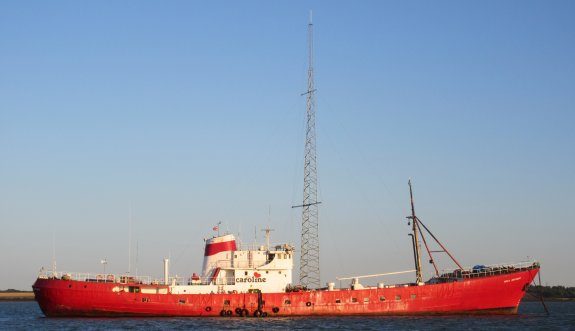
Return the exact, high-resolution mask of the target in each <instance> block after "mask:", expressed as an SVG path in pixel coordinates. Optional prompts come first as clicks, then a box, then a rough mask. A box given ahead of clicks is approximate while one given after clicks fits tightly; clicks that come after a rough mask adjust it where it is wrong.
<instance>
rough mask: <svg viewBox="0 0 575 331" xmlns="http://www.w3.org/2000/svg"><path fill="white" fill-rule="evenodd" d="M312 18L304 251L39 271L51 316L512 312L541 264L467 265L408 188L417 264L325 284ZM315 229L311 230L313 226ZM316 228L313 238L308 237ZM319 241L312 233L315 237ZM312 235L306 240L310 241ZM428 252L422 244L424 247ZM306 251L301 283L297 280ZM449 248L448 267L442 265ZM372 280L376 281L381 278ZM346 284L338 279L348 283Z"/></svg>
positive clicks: (217, 242) (219, 243)
mask: <svg viewBox="0 0 575 331" xmlns="http://www.w3.org/2000/svg"><path fill="white" fill-rule="evenodd" d="M311 27H312V24H311V17H310V23H309V24H308V32H309V40H310V44H309V45H310V67H309V70H308V90H307V91H306V93H304V94H303V95H306V97H307V119H308V129H307V134H306V157H305V158H306V161H305V169H304V200H303V204H302V205H300V206H294V207H301V208H302V209H303V212H302V219H303V220H302V240H301V249H300V251H299V252H296V249H295V248H294V246H293V245H291V244H289V243H281V244H270V231H271V229H269V228H267V229H266V241H265V243H263V244H253V245H242V244H240V242H239V238H236V236H235V235H234V234H232V233H222V234H221V235H220V233H219V224H218V225H217V226H215V227H214V228H213V229H212V230H214V231H217V234H214V235H212V236H211V237H210V238H208V239H205V247H204V260H203V265H202V270H201V272H200V273H199V274H196V273H192V275H190V276H186V277H179V276H177V275H176V276H173V275H170V260H169V259H164V261H163V271H164V273H163V277H159V278H153V277H149V276H139V275H134V274H131V273H124V274H119V275H118V274H112V273H106V272H104V273H96V274H87V273H74V272H65V271H57V270H56V268H55V264H53V267H52V269H51V270H47V269H42V270H41V271H40V273H39V274H38V277H37V279H36V281H35V283H34V284H33V286H32V288H33V291H34V296H35V300H36V301H37V303H38V305H39V306H40V309H41V310H42V312H43V313H44V315H46V316H47V317H124V316H144V317H168V316H169V317H173V316H191V317H200V316H204V317H217V316H219V317H222V318H227V317H236V318H239V317H259V318H263V317H280V316H283V317H285V316H322V315H323V316H351V315H430V314H515V313H517V310H518V306H519V303H520V302H521V299H522V298H523V296H524V295H525V293H526V290H527V288H528V287H529V286H530V284H531V283H532V282H533V280H534V278H535V276H536V275H537V274H538V272H539V270H540V264H539V263H538V262H536V261H527V262H520V263H504V264H494V265H475V266H473V267H463V266H462V265H461V264H460V263H459V262H458V261H457V260H456V259H455V257H454V256H453V255H452V254H451V252H450V251H449V250H447V248H446V246H445V245H444V244H443V243H442V242H441V241H439V239H438V238H437V237H436V236H435V235H434V234H433V233H432V232H431V230H430V229H429V228H428V227H427V226H426V225H425V224H424V223H423V222H422V221H421V219H420V218H419V217H418V216H417V215H416V213H415V206H414V202H413V189H412V184H411V180H410V181H409V182H408V184H409V194H410V205H411V215H409V216H408V217H407V221H408V225H410V226H411V231H410V233H409V235H410V237H411V244H412V248H413V258H414V269H412V270H403V271H390V272H384V273H378V274H371V275H357V276H350V277H338V278H336V280H338V281H339V284H340V285H339V286H338V287H336V286H335V284H336V282H335V281H331V282H327V283H325V286H319V279H320V278H319V242H318V238H317V235H318V233H317V210H316V209H314V208H317V206H318V204H319V203H320V202H318V201H317V199H316V195H317V189H316V188H317V186H316V185H317V183H316V180H317V179H316V176H317V174H316V173H315V171H316V165H315V118H314V116H315V115H314V112H313V106H314V101H313V94H314V92H315V88H314V84H313V69H312V68H313V67H312V61H311V58H312V51H311V49H312V46H311V36H312V34H311V32H312V30H311ZM314 231H315V232H314ZM310 233H311V234H312V237H309V235H310ZM314 235H315V236H316V237H313V236H314ZM306 236H307V237H306ZM423 248H425V250H423ZM422 251H424V253H427V257H428V258H429V259H428V261H429V264H431V265H432V266H433V270H432V271H433V273H432V275H431V276H430V277H429V278H428V279H426V280H424V278H423V266H422V262H421V261H422V258H423V256H424V255H423V254H422ZM296 253H298V254H300V272H299V282H297V281H294V279H293V267H294V261H295V260H296V259H295V255H296ZM438 254H445V255H446V256H447V257H448V258H449V259H450V260H451V261H452V262H453V264H454V268H452V269H451V270H445V269H442V270H441V271H440V268H439V266H438V262H437V261H436V258H435V256H437V255H438ZM407 273H413V274H414V276H415V277H413V279H412V280H411V281H407V282H400V283H397V284H388V283H387V282H384V281H383V279H385V278H386V277H388V276H391V275H399V274H407ZM368 279H372V280H377V282H376V283H375V284H373V283H370V284H368V283H369V281H368ZM344 282H345V283H346V284H344V285H342V284H343V283H344Z"/></svg>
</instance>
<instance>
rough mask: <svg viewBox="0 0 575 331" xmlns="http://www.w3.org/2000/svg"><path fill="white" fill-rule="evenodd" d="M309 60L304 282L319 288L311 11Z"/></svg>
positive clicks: (304, 198) (303, 235)
mask: <svg viewBox="0 0 575 331" xmlns="http://www.w3.org/2000/svg"><path fill="white" fill-rule="evenodd" d="M307 31H308V52H309V54H308V61H309V68H308V71H307V91H306V92H305V93H303V94H302V95H305V96H306V108H307V112H306V114H307V121H306V122H307V125H306V139H305V157H304V170H303V172H304V179H303V204H302V205H301V206H296V207H302V221H301V260H300V283H301V285H304V286H306V287H308V288H319V287H320V277H319V233H318V204H319V203H320V202H318V201H317V157H316V134H315V95H314V93H315V91H316V90H315V88H314V81H313V24H312V17H311V11H310V16H309V24H308V28H307Z"/></svg>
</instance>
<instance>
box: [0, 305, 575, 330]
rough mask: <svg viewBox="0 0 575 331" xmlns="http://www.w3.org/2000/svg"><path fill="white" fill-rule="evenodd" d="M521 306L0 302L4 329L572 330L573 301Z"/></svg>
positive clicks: (0, 325) (574, 320)
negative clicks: (214, 311)
mask: <svg viewBox="0 0 575 331" xmlns="http://www.w3.org/2000/svg"><path fill="white" fill-rule="evenodd" d="M547 305H548V308H549V310H550V311H551V315H549V316H547V315H546V314H545V313H544V311H543V307H542V306H541V304H540V303H538V302H526V303H524V304H522V305H521V307H520V309H519V314H518V315H514V316H429V317H313V318H309V317H306V318H265V319H257V318H239V317H238V318H46V317H44V315H42V312H41V311H40V309H39V308H38V305H37V304H36V302H0V329H2V330H4V329H6V330H30V329H41V330H114V329H116V330H120V329H147V330H164V329H166V330H188V329H219V330H236V329H250V330H253V329H255V330H273V329H279V330H293V329H329V330H333V329H339V330H397V329H409V330H444V329H457V330H486V329H489V330H493V329H500V330H512V329H518V330H519V329H520V330H526V329H529V330H541V329H544V330H575V302H549V303H547Z"/></svg>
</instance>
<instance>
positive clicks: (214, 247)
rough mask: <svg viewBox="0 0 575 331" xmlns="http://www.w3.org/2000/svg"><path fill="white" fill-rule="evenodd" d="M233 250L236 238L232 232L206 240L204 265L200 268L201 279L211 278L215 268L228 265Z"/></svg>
mask: <svg viewBox="0 0 575 331" xmlns="http://www.w3.org/2000/svg"><path fill="white" fill-rule="evenodd" d="M235 250H236V238H235V237H234V235H233V234H227V235H224V236H219V237H213V238H210V239H208V240H206V248H205V250H204V266H203V268H202V278H203V280H204V281H206V280H208V281H209V280H211V278H212V276H213V274H214V272H215V270H216V268H218V267H219V268H221V267H229V266H230V264H231V262H232V255H233V252H234V251H235Z"/></svg>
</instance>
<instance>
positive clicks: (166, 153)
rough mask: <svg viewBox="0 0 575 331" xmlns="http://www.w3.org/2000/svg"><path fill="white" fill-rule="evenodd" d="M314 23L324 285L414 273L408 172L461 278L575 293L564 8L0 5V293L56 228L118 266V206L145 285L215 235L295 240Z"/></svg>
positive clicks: (529, 4) (28, 266) (67, 259)
mask: <svg viewBox="0 0 575 331" xmlns="http://www.w3.org/2000/svg"><path fill="white" fill-rule="evenodd" d="M310 9H313V11H314V23H315V46H316V59H315V60H316V86H317V88H318V93H317V111H318V115H317V125H318V155H319V156H318V157H319V161H318V166H319V178H320V191H321V193H320V198H321V200H322V202H323V204H322V205H321V208H320V235H321V239H320V241H321V259H322V260H321V263H322V281H323V282H325V281H328V280H332V279H333V278H334V277H335V276H345V275H350V274H351V275H353V274H365V273H377V272H386V271H395V270H404V269H408V268H411V265H412V260H411V256H412V255H411V247H410V241H409V237H408V236H407V233H408V230H409V228H408V227H407V224H406V222H405V219H404V216H405V215H407V214H408V211H409V209H408V207H409V205H408V202H409V201H408V190H407V179H408V178H409V177H411V178H413V181H414V185H415V195H416V208H417V212H418V214H419V216H420V218H421V219H422V220H423V221H425V222H426V223H427V224H428V225H429V226H431V228H432V229H433V230H434V231H435V233H436V234H437V235H438V236H439V237H440V238H442V239H443V241H444V242H445V243H446V244H447V246H448V247H449V248H450V249H451V250H452V252H453V253H454V254H455V255H456V256H457V257H458V258H459V260H460V261H461V262H462V263H463V264H465V265H474V264H491V263H499V262H511V261H521V260H524V259H526V258H527V257H531V258H534V259H537V260H539V261H541V262H542V265H543V270H542V277H543V281H544V282H546V283H549V284H565V285H571V286H574V285H575V283H574V280H573V277H572V275H573V274H574V273H575V267H574V266H573V265H574V264H573V256H572V254H573V251H575V244H574V241H573V239H572V237H573V234H574V233H575V225H574V216H573V214H574V213H573V211H572V208H573V206H574V205H575V203H574V202H575V193H574V192H575V191H574V189H573V187H574V186H575V153H574V143H575V130H574V128H573V127H574V124H575V91H574V87H575V61H574V60H573V59H575V43H574V41H575V20H574V19H573V14H574V13H575V3H574V2H572V1H552V2H548V1H536V2H534V1H481V2H461V1H434V2H429V1H396V2H388V1H373V2H369V1H362V2H357V1H349V2H341V1H339V2H334V1H329V2H328V1H304V2H294V1H285V2H278V1H274V2H270V1H260V2H256V1H252V2H233V1H227V2H219V1H210V2H203V3H201V2H191V1H92V2H88V1H50V2H48V1H3V2H2V3H0V226H1V227H0V265H1V266H2V267H1V268H0V269H1V270H0V289H2V288H10V287H11V288H19V289H29V288H30V287H29V286H30V285H31V284H32V282H33V280H34V278H35V276H36V272H37V270H39V269H40V267H41V266H49V265H50V261H51V259H52V241H53V240H52V238H53V235H54V234H55V238H56V240H55V242H56V245H55V246H56V257H57V262H58V267H59V269H61V270H68V271H91V272H99V271H101V265H100V264H99V261H100V259H101V258H107V259H108V261H109V265H108V269H109V270H111V271H114V272H123V271H126V269H127V264H128V263H127V261H128V219H129V210H130V206H132V209H133V231H132V237H133V240H132V252H133V254H132V257H133V262H132V265H133V266H134V265H135V264H136V257H135V255H136V254H135V252H136V251H137V252H138V254H137V265H138V271H139V272H140V273H141V274H152V275H158V276H159V275H160V274H161V268H162V266H161V259H162V258H163V257H164V256H168V255H169V256H171V258H172V261H173V272H174V273H178V274H179V275H189V274H191V273H192V272H194V271H195V272H198V271H199V270H200V268H201V258H202V248H203V247H202V245H203V241H202V239H203V238H204V237H208V236H210V235H211V234H212V233H211V228H212V226H213V225H214V224H215V223H217V222H218V221H222V222H223V224H222V227H223V228H227V229H229V230H230V231H233V232H236V233H237V232H240V235H241V237H242V238H243V241H244V242H251V241H253V240H254V227H257V228H258V231H257V236H258V240H262V239H263V238H262V233H261V231H260V230H259V229H260V228H261V227H263V226H265V225H267V224H268V223H269V225H271V227H273V228H274V229H275V230H276V231H274V232H273V233H272V235H273V237H272V241H289V242H292V243H294V244H296V246H299V224H300V214H299V211H298V210H292V209H291V208H290V206H291V205H293V204H298V203H300V200H301V198H302V192H301V191H302V181H303V179H302V173H303V170H302V167H303V142H304V112H305V99H304V98H303V97H301V96H300V95H299V94H300V93H301V92H302V91H304V90H305V88H306V66H307V63H306V28H307V26H306V24H307V19H308V11H309V10H310ZM270 208H271V218H269V217H268V210H269V209H270ZM136 246H137V248H136ZM445 267H449V266H448V265H445ZM427 270H428V271H429V268H428V269H427ZM427 274H428V273H427Z"/></svg>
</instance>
